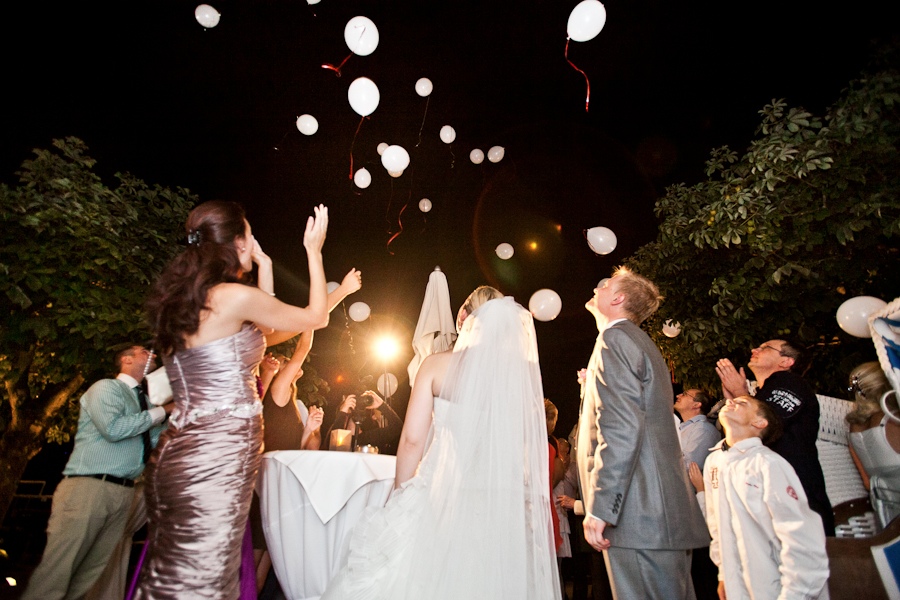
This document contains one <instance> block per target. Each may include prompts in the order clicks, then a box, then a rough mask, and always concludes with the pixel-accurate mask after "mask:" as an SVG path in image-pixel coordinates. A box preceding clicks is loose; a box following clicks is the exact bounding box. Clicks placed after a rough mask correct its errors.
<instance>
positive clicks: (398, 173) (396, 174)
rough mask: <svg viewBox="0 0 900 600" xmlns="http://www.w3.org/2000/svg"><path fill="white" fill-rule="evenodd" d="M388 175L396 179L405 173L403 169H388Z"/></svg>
mask: <svg viewBox="0 0 900 600" xmlns="http://www.w3.org/2000/svg"><path fill="white" fill-rule="evenodd" d="M388 175H390V176H391V177H394V178H395V179H396V178H397V177H400V176H401V175H403V171H388Z"/></svg>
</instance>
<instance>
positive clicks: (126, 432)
mask: <svg viewBox="0 0 900 600" xmlns="http://www.w3.org/2000/svg"><path fill="white" fill-rule="evenodd" d="M152 361H153V355H152V354H151V353H150V352H149V351H148V350H147V349H146V348H144V347H142V346H130V347H128V348H126V349H125V350H122V351H120V352H119V353H118V354H116V367H117V368H118V369H119V374H118V375H117V376H116V378H115V379H101V380H100V381H98V382H96V383H94V384H93V385H92V386H91V387H90V388H89V389H88V391H87V392H85V394H84V395H83V396H82V397H81V400H80V407H81V408H80V413H79V417H78V432H77V433H76V434H75V447H74V448H73V450H72V456H71V457H70V458H69V462H68V463H67V464H66V467H65V469H64V470H63V476H64V479H63V480H62V481H61V482H60V484H59V485H58V486H57V488H56V492H55V493H54V494H53V507H52V509H51V513H50V521H49V523H48V525H47V546H46V548H45V549H44V555H43V558H42V559H41V564H39V565H38V567H37V569H36V570H35V571H34V573H33V574H32V576H31V581H30V582H29V585H28V588H27V589H26V590H25V594H24V595H23V596H22V599H23V600H30V599H34V600H38V599H39V600H55V599H62V598H80V597H81V596H83V595H84V594H85V593H86V592H87V591H88V590H89V589H90V588H91V585H92V584H93V583H94V581H95V580H96V579H97V578H98V577H99V576H100V574H101V573H102V572H103V569H104V568H105V567H106V564H107V562H108V561H109V559H110V556H111V555H112V553H113V550H114V549H115V548H116V545H117V544H118V543H119V540H120V539H121V538H122V536H123V533H124V530H125V522H126V520H127V518H128V515H129V510H130V509H131V506H132V501H133V500H134V496H135V487H134V480H135V479H136V478H138V477H140V475H141V473H142V472H143V470H144V463H145V462H146V461H147V458H148V457H149V454H150V449H151V448H152V446H154V445H155V444H156V442H157V440H158V439H159V435H160V433H162V430H163V426H162V423H163V421H165V419H166V417H167V416H168V413H169V412H171V410H172V404H171V403H170V404H168V405H166V406H165V407H154V408H150V409H148V408H147V402H146V395H145V394H144V392H143V391H142V390H141V388H140V382H141V380H143V378H144V372H145V370H148V369H146V367H147V365H148V362H149V363H151V366H152Z"/></svg>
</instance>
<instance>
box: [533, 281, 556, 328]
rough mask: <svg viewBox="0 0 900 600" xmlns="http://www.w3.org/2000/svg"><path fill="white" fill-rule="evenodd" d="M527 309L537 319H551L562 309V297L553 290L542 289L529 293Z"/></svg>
mask: <svg viewBox="0 0 900 600" xmlns="http://www.w3.org/2000/svg"><path fill="white" fill-rule="evenodd" d="M528 310H530V311H531V314H532V315H534V318H535V319H537V320H538V321H552V320H553V319H555V318H556V317H558V316H559V311H561V310H562V299H560V297H559V294H557V293H556V292H554V291H553V290H548V289H546V288H545V289H542V290H538V291H536V292H535V293H534V294H532V295H531V300H529V301H528Z"/></svg>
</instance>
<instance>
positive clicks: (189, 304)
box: [146, 200, 250, 355]
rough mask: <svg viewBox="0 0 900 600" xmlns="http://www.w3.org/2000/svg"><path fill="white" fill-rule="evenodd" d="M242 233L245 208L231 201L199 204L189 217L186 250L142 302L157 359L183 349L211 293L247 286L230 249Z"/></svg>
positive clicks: (234, 253) (232, 248)
mask: <svg viewBox="0 0 900 600" xmlns="http://www.w3.org/2000/svg"><path fill="white" fill-rule="evenodd" d="M246 232H247V221H246V218H245V217H244V209H243V208H242V207H241V205H240V204H237V203H236V202H226V201H222V200H212V201H209V202H204V203H203V204H201V205H200V206H198V207H197V208H195V209H194V210H192V211H191V213H190V214H189V215H188V219H187V222H186V223H185V233H186V234H187V236H188V240H189V242H188V247H187V249H185V251H184V252H182V253H181V254H179V255H178V256H176V257H175V258H174V259H173V260H172V262H170V263H169V265H168V266H167V267H166V268H165V269H164V270H163V272H162V274H161V275H160V276H159V278H158V279H157V280H156V282H155V283H154V285H153V288H152V290H151V292H150V295H149V297H148V299H147V303H146V309H147V313H148V316H149V320H150V326H151V327H152V328H153V333H154V336H155V340H154V345H155V347H156V349H157V350H158V351H159V352H160V354H163V355H170V354H172V353H173V352H176V351H178V350H182V349H184V347H185V346H184V339H185V337H187V336H189V335H192V334H194V333H196V332H197V329H198V328H199V326H200V313H201V312H202V311H204V310H207V309H208V308H209V305H208V304H207V300H208V297H209V290H210V288H212V287H213V286H215V285H218V284H220V283H245V284H248V283H250V276H249V273H245V272H244V271H243V269H242V267H241V262H240V259H239V258H238V255H237V250H236V249H235V245H234V241H235V239H236V238H239V237H242V236H244V235H246Z"/></svg>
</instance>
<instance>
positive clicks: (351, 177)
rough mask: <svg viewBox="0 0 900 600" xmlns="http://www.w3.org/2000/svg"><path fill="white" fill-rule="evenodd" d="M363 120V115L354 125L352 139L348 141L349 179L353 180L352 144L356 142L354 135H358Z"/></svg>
mask: <svg viewBox="0 0 900 600" xmlns="http://www.w3.org/2000/svg"><path fill="white" fill-rule="evenodd" d="M365 120H366V118H365V117H362V118H361V119H360V120H359V125H357V126H356V133H354V134H353V141H352V142H350V181H353V146H354V144H356V136H358V135H359V129H360V127H362V124H363V121H365Z"/></svg>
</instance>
